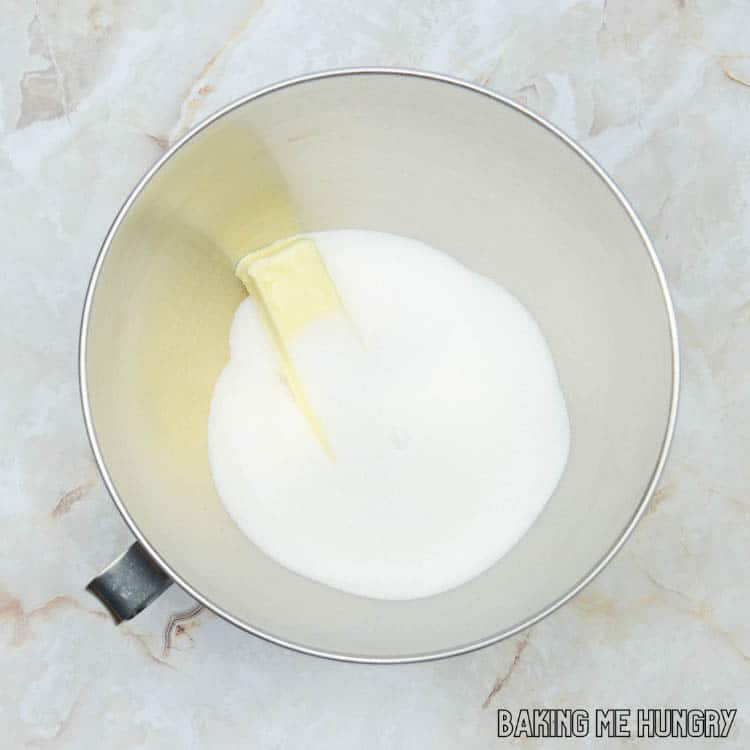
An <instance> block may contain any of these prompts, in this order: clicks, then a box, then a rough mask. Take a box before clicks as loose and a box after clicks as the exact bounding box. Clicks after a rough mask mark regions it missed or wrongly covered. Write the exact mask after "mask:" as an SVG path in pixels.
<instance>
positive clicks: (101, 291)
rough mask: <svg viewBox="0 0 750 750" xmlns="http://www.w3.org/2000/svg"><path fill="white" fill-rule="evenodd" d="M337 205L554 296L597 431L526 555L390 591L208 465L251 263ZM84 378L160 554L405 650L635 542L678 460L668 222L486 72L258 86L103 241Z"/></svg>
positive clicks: (260, 626) (521, 613) (155, 178)
mask: <svg viewBox="0 0 750 750" xmlns="http://www.w3.org/2000/svg"><path fill="white" fill-rule="evenodd" d="M334 228H362V229H374V230H379V231H385V232H393V233H396V234H403V235H407V236H411V237H415V238H417V239H420V240H423V241H425V242H428V243H430V244H432V245H434V246H436V247H439V248H441V249H444V250H446V251H448V252H450V253H452V254H453V255H455V256H456V257H457V258H459V259H460V260H461V261H462V262H464V263H465V264H466V265H468V266H469V267H471V268H473V269H475V270H477V271H479V272H481V273H483V274H486V275H487V276H489V277H491V278H494V279H496V280H497V281H498V282H500V283H501V284H502V285H503V286H505V287H506V288H508V289H509V290H510V291H511V292H512V293H513V294H515V295H516V296H517V297H518V298H519V299H520V300H521V301H522V302H523V303H524V304H525V305H526V306H527V307H528V308H529V309H530V310H531V311H532V312H533V314H534V315H535V316H536V319H537V320H538V321H539V324H540V326H541V328H542V330H543V332H544V334H545V336H546V338H547V341H548V342H549V344H550V347H551V349H552V352H553V355H554V358H555V362H556V364H557V368H558V372H559V374H560V379H561V382H562V386H563V389H564V392H565V396H566V399H567V403H568V408H569V414H570V420H571V432H572V441H571V452H570V459H569V462H568V466H567V468H566V471H565V473H564V475H563V478H562V480H561V482H560V485H559V487H558V489H557V491H556V492H555V494H554V496H553V497H552V498H551V500H550V502H549V504H548V505H547V507H546V509H545V510H544V512H543V513H542V515H541V516H540V518H539V519H538V520H537V522H536V523H535V524H534V525H533V527H532V528H531V529H530V531H529V532H528V533H527V534H526V535H525V536H524V537H523V539H522V540H521V541H520V542H519V543H518V544H517V545H516V546H515V547H514V548H513V549H512V550H511V552H510V553H509V554H508V555H507V556H506V557H504V558H503V559H502V560H500V561H499V562H498V563H497V564H495V565H494V566H493V567H492V568H491V569H489V570H488V571H486V572H485V573H484V574H482V575H481V576H479V577H478V578H476V579H474V580H472V581H470V582H468V583H466V584H464V585H463V586H460V587H458V588H456V589H453V590H451V591H448V592H445V593H443V594H440V595H438V596H433V597H429V598H425V599H418V600H412V601H402V602H387V601H377V600H371V599H365V598H361V597H356V596H353V595H350V594H346V593H343V592H341V591H337V590H334V589H332V588H329V587H326V586H324V585H322V584H319V583H316V582H313V581H311V580H308V579H306V578H303V577H301V576H298V575H296V574H294V573H292V572H290V571H289V570H287V569H285V568H284V567H282V566H280V565H279V564H277V563H276V562H274V561H273V560H271V559H269V558H268V557H267V556H266V555H264V554H263V553H262V552H261V551H260V550H259V549H258V548H257V547H255V546H254V545H253V544H252V543H250V542H249V541H248V540H247V539H246V538H245V537H244V536H243V535H242V533H241V532H240V531H239V530H238V529H237V528H236V526H235V525H234V523H233V522H232V521H231V519H230V518H229V517H228V516H227V515H226V513H225V512H224V510H223V508H222V505H221V503H220V501H219V499H218V497H217V496H216V493H215V490H214V488H213V484H212V481H211V477H210V474H209V469H208V462H207V456H206V416H207V412H208V405H209V400H210V396H211V390H212V387H213V383H214V380H215V378H216V375H217V374H218V372H219V371H220V369H221V367H222V366H223V364H224V362H225V361H226V358H227V333H228V326H229V322H230V320H231V316H232V313H233V311H234V308H235V307H236V305H237V304H238V302H239V300H240V299H241V298H242V288H241V286H240V285H239V283H238V282H237V281H236V280H235V279H234V276H233V274H232V264H233V262H234V261H235V260H236V259H237V257H239V256H240V255H242V254H244V253H245V252H248V251H249V250H251V249H253V248H254V247H259V246H261V245H263V244H266V243H268V242H270V241H271V240H274V239H276V238H278V237H282V236H285V235H288V234H291V233H293V232H298V231H300V232H307V231H314V230H325V229H334ZM80 378H81V394H82V400H83V411H84V415H85V420H86V427H87V430H88V433H89V437H90V440H91V445H92V448H93V451H94V455H95V456H96V461H97V463H98V466H99V469H100V471H101V473H102V476H103V477H104V481H105V483H106V485H107V488H108V490H109V492H110V494H111V495H112V498H113V500H114V502H115V505H116V506H117V508H118V509H119V511H120V512H121V513H122V516H123V518H124V519H125V521H126V522H127V524H128V526H129V527H130V528H131V530H132V531H133V533H134V534H135V536H136V538H137V540H138V542H139V544H140V547H138V548H137V550H139V551H140V552H142V551H143V550H144V549H145V550H146V551H147V552H148V554H149V555H150V556H151V557H152V558H153V560H154V561H155V569H154V571H152V573H153V574H154V578H155V579H159V577H160V569H162V570H163V571H164V572H165V573H166V574H167V575H168V576H169V577H170V578H171V579H173V580H174V581H176V582H177V583H178V584H179V585H180V586H182V587H183V588H184V589H185V590H187V591H188V592H189V593H190V594H191V595H192V596H194V597H195V598H196V599H198V600H199V601H200V602H202V603H203V604H205V605H206V606H207V607H210V608H211V609H212V610H214V611H215V612H216V613H218V614H219V615H221V616H222V617H224V618H225V619H226V620H228V621H229V622H231V623H233V624H235V625H237V626H238V627H240V628H242V629H244V630H246V631H248V632H249V633H253V634H255V635H258V636H261V637H263V638H266V639H268V640H270V641H273V642H274V643H277V644H279V645H283V646H288V647H291V648H294V649H297V650H299V651H304V652H306V653H310V654H316V655H320V656H329V657H334V658H338V659H344V660H349V661H365V662H406V661H420V660H426V659H433V658H438V657H444V656H449V655H452V654H459V653H462V652H466V651H470V650H472V649H476V648H479V647H481V646H485V645H487V644H490V643H494V642H495V641H499V640H500V639H502V638H506V637H508V636H510V635H513V634H514V633H517V632H519V631H520V630H522V629H524V628H526V627H528V626H529V625H531V624H533V623H535V622H537V621H538V620H540V619H541V618H542V617H544V616H545V615H547V614H549V613H550V612H552V611H553V610H555V609H556V608H557V607H559V606H560V605H562V604H563V603H564V602H566V601H567V600H568V599H570V598H571V597H572V596H574V595H575V594H576V592H578V591H580V590H581V588H583V586H585V585H586V584H587V583H588V582H589V581H590V580H591V579H592V578H593V577H594V576H595V575H596V574H597V573H598V572H599V571H600V570H601V569H602V568H603V567H604V566H605V565H606V564H607V562H609V560H611V559H612V557H613V555H614V554H615V553H616V552H617V550H618V549H619V548H620V547H621V546H622V544H623V543H624V541H625V540H626V539H627V537H628V535H629V534H630V533H631V531H632V530H633V528H634V526H635V524H636V522H637V521H638V519H639V518H640V516H641V515H642V514H643V512H644V509H645V507H646V504H647V503H648V500H649V498H650V497H651V494H652V493H653V491H654V488H655V486H656V483H657V480H658V478H659V475H660V473H661V470H662V467H663V466H664V462H665V459H666V454H667V449H668V446H669V443H670V440H671V437H672V432H673V429H674V423H675V415H676V408H677V392H678V348H677V334H676V328H675V320H674V314H673V311H672V305H671V302H670V299H669V293H668V290H667V286H666V283H665V280H664V275H663V273H662V270H661V267H660V265H659V262H658V259H657V257H656V254H655V252H654V249H653V247H652V245H651V242H650V241H649V239H648V237H647V235H646V232H645V230H644V228H643V226H642V224H641V222H640V221H639V220H638V218H637V216H636V215H635V213H634V211H633V209H632V208H631V206H630V205H629V204H628V202H627V201H626V199H625V198H624V196H623V195H622V193H621V192H620V190H619V189H618V188H617V187H616V185H615V184H614V183H613V182H612V180H611V179H610V178H609V177H608V176H607V175H606V174H605V173H604V171H603V170H602V169H601V167H599V166H598V165H597V164H596V163H595V162H594V160H593V159H592V158H591V157H590V156H588V155H587V154H586V153H585V152H584V151H583V150H582V149H581V148H580V147H579V146H577V145H576V144H575V143H574V142H573V141H571V140H570V139H569V138H568V137H566V136H565V135H564V134H563V133H561V132H560V131H559V130H557V129H556V128H555V127H554V126H552V125H550V124H549V123H547V122H546V121H545V120H543V119H542V118H541V117H539V116H537V115H535V114H533V113H532V112H530V111H529V110H527V109H525V108H524V107H522V106H520V105H518V104H516V103H514V102H512V101H510V100H508V99H505V98H503V97H501V96H498V95H497V94H494V93H492V92H490V91H487V90H486V89H482V88H480V87H478V86H474V85H471V84H468V83H465V82H462V81H457V80H453V79H450V78H446V77H444V76H438V75H432V74H427V73H418V72H413V71H406V70H383V69H361V70H342V71H334V72H329V73H321V74H316V75H311V76H306V77H304V78H298V79H295V80H292V81H288V82H285V83H281V84H278V85H275V86H271V87H269V88H266V89H263V90H262V91H258V92H256V93H254V94H251V95H249V96H247V97H244V98H243V99H240V100H239V101H237V102H234V103H233V104H231V105H229V106H227V107H225V108H224V109H223V110H221V111H220V112H217V113H216V114H215V115H213V116H212V117H210V118H208V119H207V120H205V121H204V122H202V123H201V124H200V125H199V126H198V127H196V128H195V129H194V130H192V131H191V132H190V133H189V134H188V135H186V136H185V137H184V138H182V139H181V140H180V141H179V142H178V143H176V144H175V145H174V146H173V147H172V148H171V149H170V150H169V151H168V152H167V153H166V154H165V155H164V157H163V158H162V159H160V160H159V162H158V163H157V164H155V165H154V167H153V168H152V169H151V170H150V171H149V172H148V173H147V174H146V175H145V177H144V178H143V179H142V180H141V182H140V183H139V184H138V185H137V186H136V188H135V190H134V191H133V193H132V194H131V195H130V197H129V198H128V199H127V201H126V202H125V205H124V206H123V207H122V209H121V210H120V212H119V214H118V215H117V218H116V219H115V221H114V223H113V225H112V227H111V229H110V231H109V233H108V234H107V237H106V239H105V241H104V244H103V246H102V249H101V252H100V254H99V257H98V259H97V261H96V265H95V267H94V271H93V274H92V277H91V283H90V285H89V289H88V293H87V297H86V303H85V308H84V313H83V323H82V327H81V347H80ZM460 439H471V438H470V436H468V437H467V436H461V438H460ZM458 500H459V502H460V498H459V499H458ZM522 500H523V499H522V498H519V501H521V502H522ZM131 558H132V556H131ZM127 559H128V557H127V556H126V561H127ZM144 560H145V561H146V562H145V563H144ZM135 562H137V563H138V564H137V565H136V564H135V563H134V561H133V559H130V563H131V564H130V567H129V568H128V570H125V569H124V568H125V565H124V564H123V563H122V562H121V563H120V565H119V567H118V566H115V568H114V569H113V570H114V573H115V574H116V575H115V578H118V577H120V578H122V577H123V576H124V577H125V578H128V575H129V576H130V578H129V583H128V586H130V588H127V587H125V588H121V591H120V594H123V591H124V594H123V596H124V597H125V599H124V601H125V606H124V608H125V612H126V614H125V616H128V610H129V613H130V614H132V613H133V612H134V611H137V609H138V607H139V606H141V605H143V604H144V603H145V601H146V599H147V598H148V593H149V592H148V591H147V590H144V591H139V590H138V587H137V586H135V585H134V581H135V583H138V580H140V581H141V583H143V578H142V574H143V571H142V567H143V565H144V564H146V565H147V564H148V555H142V554H139V555H138V556H137V560H136V561H135ZM138 566H141V567H140V568H139V567H138ZM139 570H140V572H139ZM128 571H129V572H128ZM110 574H112V571H110ZM138 576H141V578H140V579H138ZM134 577H135V578H134ZM161 578H162V583H161V584H159V583H158V580H157V581H156V582H151V583H148V586H146V589H148V588H149V587H150V588H151V595H153V594H154V593H156V589H157V588H158V586H159V585H162V586H163V583H164V581H166V580H168V579H167V578H166V577H165V576H161ZM104 588H105V589H106V586H105V587H104ZM134 592H135V593H134ZM128 597H130V599H128ZM105 598H106V592H105ZM135 600H138V601H135Z"/></svg>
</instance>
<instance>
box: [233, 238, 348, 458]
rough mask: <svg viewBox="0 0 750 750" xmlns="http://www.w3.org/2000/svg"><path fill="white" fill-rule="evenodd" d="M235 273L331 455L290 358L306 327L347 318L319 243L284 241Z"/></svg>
mask: <svg viewBox="0 0 750 750" xmlns="http://www.w3.org/2000/svg"><path fill="white" fill-rule="evenodd" d="M235 274H236V275H237V277H238V278H239V279H240V280H241V281H242V283H243V284H244V285H245V287H246V288H247V291H248V293H249V294H250V296H251V297H253V299H255V301H256V302H257V303H258V308H259V309H260V311H261V314H262V315H263V319H264V322H265V325H266V327H267V328H268V331H269V332H270V334H271V337H272V338H273V341H274V344H275V346H276V349H277V350H278V353H279V356H280V359H281V363H282V367H283V370H284V376H285V378H286V381H287V383H288V385H289V388H290V390H291V391H292V395H293V396H294V398H295V400H296V402H297V405H298V406H299V408H300V409H301V410H302V412H303V414H304V415H305V418H306V419H307V421H308V423H309V425H310V427H311V429H312V430H313V432H314V433H315V435H316V437H317V438H318V440H319V441H320V443H321V445H322V446H323V448H324V449H325V451H326V452H327V453H328V454H329V455H331V456H332V451H331V447H330V445H329V443H328V440H327V438H326V436H325V432H324V431H323V428H322V426H321V424H320V421H319V419H318V417H317V415H316V413H315V411H314V409H313V408H312V406H311V404H310V401H309V400H308V398H307V395H306V394H305V389H304V387H303V385H302V382H301V380H300V378H299V377H298V375H297V372H296V370H295V368H294V364H293V362H292V359H291V356H290V354H289V344H290V342H291V340H292V339H293V338H294V337H295V336H296V335H297V334H298V333H300V331H302V330H303V329H304V328H305V327H306V326H308V325H309V324H311V323H314V322H316V321H318V320H320V319H321V318H324V317H326V316H328V315H333V314H336V313H341V314H344V307H343V305H342V304H341V300H340V298H339V295H338V292H337V291H336V287H335V285H334V283H333V280H332V279H331V277H330V275H329V274H328V269H327V268H326V266H325V263H323V259H322V258H321V256H320V253H319V252H318V248H317V247H316V245H315V242H314V241H313V240H311V239H309V238H307V237H295V238H292V239H287V240H280V241H279V242H275V243H273V244H272V245H269V246H268V247H265V248H262V249H260V250H256V251H255V252H252V253H249V254H248V255H246V256H245V257H244V258H242V259H240V261H239V262H238V263H237V266H236V269H235Z"/></svg>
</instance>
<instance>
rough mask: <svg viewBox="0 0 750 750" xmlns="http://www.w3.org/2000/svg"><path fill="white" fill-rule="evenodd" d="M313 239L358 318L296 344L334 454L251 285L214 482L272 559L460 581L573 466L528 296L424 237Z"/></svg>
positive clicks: (356, 574)
mask: <svg viewBox="0 0 750 750" xmlns="http://www.w3.org/2000/svg"><path fill="white" fill-rule="evenodd" d="M310 236H312V237H313V238H314V239H315V240H316V242H317V245H318V248H319V250H320V252H321V254H322V257H323V259H324V261H325V263H326V266H327V267H328V270H329V273H330V274H331V276H332V278H333V280H334V283H335V284H336V287H337V289H338V291H339V294H340V295H341V297H342V299H343V301H344V304H345V306H346V308H347V310H348V313H349V317H350V320H349V321H347V320H345V319H344V318H342V317H338V316H337V317H332V318H329V319H325V320H323V321H320V322H317V323H315V324H313V325H311V326H310V327H309V328H308V329H306V330H305V331H303V332H302V333H301V334H300V335H299V336H298V338H296V339H295V340H294V342H293V345H292V347H291V351H290V354H291V357H292V359H293V361H294V365H295V368H296V371H297V374H298V376H299V378H300V380H301V381H302V382H303V384H304V387H305V389H306V391H307V396H308V399H309V401H310V402H311V403H312V405H313V408H314V409H315V411H316V412H317V415H318V418H319V421H320V422H321V424H322V427H323V429H324V431H325V433H326V436H327V438H328V440H329V442H330V444H331V446H332V449H333V452H334V455H335V458H334V459H333V460H331V458H330V457H329V456H327V455H326V454H325V452H324V451H323V450H322V449H321V445H320V442H319V441H318V440H317V439H316V437H315V435H314V434H313V432H312V430H311V429H310V426H309V423H308V422H307V421H306V420H305V418H304V416H303V415H302V413H301V412H300V410H299V409H298V407H297V404H296V403H295V401H294V400H293V398H292V396H291V393H290V392H289V389H288V387H287V385H286V383H285V381H284V378H283V375H282V373H281V368H280V365H279V360H278V355H277V353H276V350H275V349H274V347H273V344H272V342H271V340H270V337H269V335H268V333H267V331H266V330H265V329H264V327H263V324H262V321H261V318H260V316H259V314H258V310H257V309H256V306H255V302H254V301H253V300H252V299H247V300H245V301H244V302H243V303H242V304H241V305H240V307H239V308H238V309H237V312H236V314H235V318H234V322H233V325H232V331H231V337H230V345H231V361H230V362H229V364H228V365H227V366H226V367H225V369H224V371H223V372H222V374H221V376H220V377H219V379H218V381H217V383H216V388H215V390H214V395H213V400H212V403H211V412H210V418H209V434H208V438H209V441H208V442H209V458H210V464H211V470H212V473H213V477H214V482H215V484H216V488H217V490H218V493H219V495H220V497H221V499H222V501H223V503H224V505H225V506H226V509H227V511H228V512H229V514H230V515H231V516H232V518H233V519H234V521H235V522H236V523H237V525H238V526H239V527H240V529H242V531H243V532H244V533H245V534H246V535H247V536H248V537H249V538H250V539H251V540H252V541H253V542H254V543H255V544H257V545H258V546H259V547H260V548H261V549H262V550H264V551H265V552H266V553H267V554H268V555H270V556H271V557H273V558H275V559H276V560H277V561H278V562H280V563H282V564H283V565H285V566H287V567H288V568H290V569H291V570H293V571H295V572H297V573H300V574H302V575H305V576H308V577H309V578H313V579H316V580H318V581H321V582H323V583H326V584H328V585H330V586H334V587H336V588H339V589H343V590H344V591H348V592H351V593H355V594H360V595H362V596H370V597H377V598H383V599H406V598H413V597H421V596H428V595H431V594H436V593H439V592H441V591H444V590H446V589H449V588H452V587H454V586H457V585H459V584H461V583H464V582H465V581H467V580H469V579H471V578H473V577H474V576H476V575H478V574H479V573H481V572H482V571H484V570H485V569H487V568H488V567H489V566H491V565H492V564H493V563H495V562H496V561H497V560H498V559H499V558H500V557H502V556H503V555H504V554H505V553H506V552H507V551H508V550H509V549H510V548H511V547H512V546H513V544H515V543H516V542H517V541H518V539H519V538H520V537H521V536H522V535H523V534H524V533H525V532H526V531H527V530H528V528H529V527H530V525H531V524H532V523H533V521H534V519H535V518H536V517H537V515H538V514H539V513H540V512H541V510H542V509H543V507H544V505H545V503H546V502H547V500H548V499H549V497H550V495H551V494H552V492H553V491H554V489H555V486H556V485H557V482H558V480H559V478H560V476H561V474H562V471H563V469H564V467H565V463H566V460H567V456H568V445H569V425H568V416H567V412H566V408H565V402H564V399H563V395H562V391H561V389H560V385H559V383H558V379H557V374H556V372H555V368H554V364H553V362H552V357H551V355H550V352H549V350H548V348H547V345H546V343H545V341H544V339H543V337H542V334H541V332H540V330H539V328H538V326H537V324H536V322H535V321H534V319H533V318H532V316H531V315H530V314H529V312H528V311H527V310H526V309H525V308H524V307H523V306H522V305H521V304H520V302H518V301H517V300H516V299H515V298H514V297H512V296H511V295H510V294H508V293H507V292H506V291H504V290H503V289H502V288H501V287H499V286H498V285H497V284H495V283H494V282H492V281H489V280H488V279H486V278H484V277H483V276H480V275H478V274H476V273H474V272H472V271H469V270H468V269H466V268H465V267H464V266H462V265H461V264H459V263H458V262H457V261H455V260H453V259H452V258H451V257H450V256H448V255H446V254H444V253H442V252H439V251H437V250H434V249H433V248H431V247H428V246H427V245H424V244H422V243H420V242H416V241H414V240H410V239H406V238H403V237H397V236H394V235H388V234H381V233H376V232H365V231H350V230H342V231H335V232H322V233H318V234H314V235H310ZM355 332H356V333H355Z"/></svg>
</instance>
